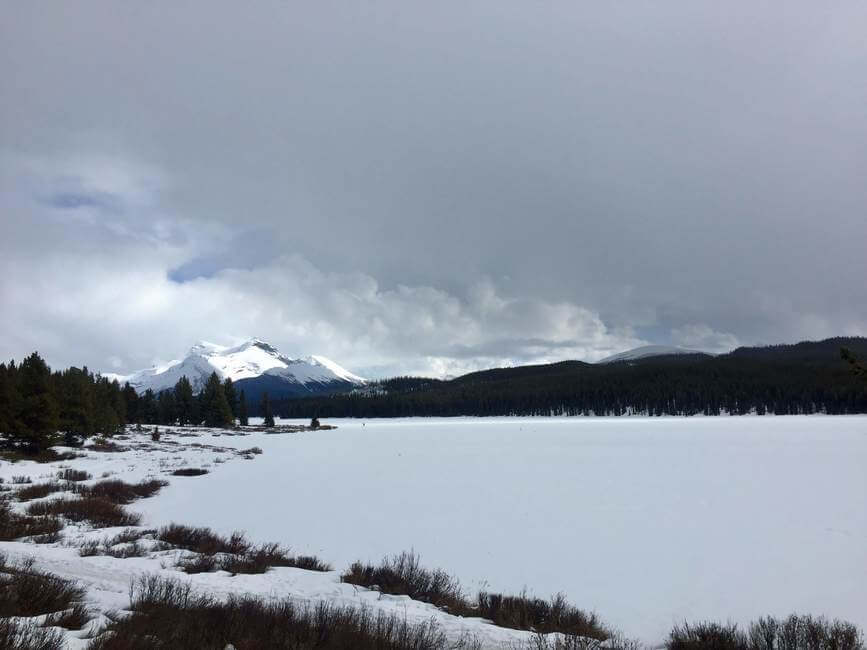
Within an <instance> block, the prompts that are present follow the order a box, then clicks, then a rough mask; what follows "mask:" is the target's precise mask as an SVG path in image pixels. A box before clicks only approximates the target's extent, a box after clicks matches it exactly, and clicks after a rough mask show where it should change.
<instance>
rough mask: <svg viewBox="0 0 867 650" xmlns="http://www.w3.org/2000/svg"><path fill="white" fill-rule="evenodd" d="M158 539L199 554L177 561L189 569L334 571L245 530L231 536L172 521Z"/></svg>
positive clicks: (325, 565) (157, 536)
mask: <svg viewBox="0 0 867 650" xmlns="http://www.w3.org/2000/svg"><path fill="white" fill-rule="evenodd" d="M156 539H158V540H160V541H161V542H165V543H167V544H170V545H172V546H174V547H176V548H182V549H185V550H188V551H192V552H193V553H196V554H197V555H196V556H191V557H184V558H181V559H180V560H179V561H178V566H180V567H181V568H182V569H183V570H184V571H186V572H187V573H207V572H209V571H228V572H229V573H265V572H266V571H267V570H268V569H269V568H271V567H273V566H286V567H295V568H298V569H307V570H309V571H331V567H330V566H329V565H328V564H326V563H325V562H322V561H321V560H319V559H318V558H316V557H312V556H300V557H294V556H292V555H290V554H289V552H288V551H287V550H286V549H284V548H282V547H281V546H280V545H279V544H262V545H261V546H253V545H252V544H250V542H249V541H247V538H246V537H245V536H244V534H243V533H240V532H237V531H236V532H234V533H232V534H231V535H230V536H229V537H222V536H220V535H218V534H217V533H215V532H214V531H212V530H211V529H210V528H194V527H192V526H183V525H180V524H170V525H168V526H165V527H163V528H161V529H160V530H159V531H158V532H157V533H156Z"/></svg>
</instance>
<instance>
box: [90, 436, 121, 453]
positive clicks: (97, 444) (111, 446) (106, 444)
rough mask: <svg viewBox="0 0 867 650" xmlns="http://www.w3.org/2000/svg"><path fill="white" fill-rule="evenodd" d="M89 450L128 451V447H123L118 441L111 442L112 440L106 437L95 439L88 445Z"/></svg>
mask: <svg viewBox="0 0 867 650" xmlns="http://www.w3.org/2000/svg"><path fill="white" fill-rule="evenodd" d="M86 449H87V450H88V451H101V452H107V453H111V452H121V451H126V450H127V448H126V447H121V446H120V445H119V444H117V443H116V442H111V441H110V440H106V439H105V438H97V439H96V440H94V441H93V443H92V444H91V445H89V446H88V447H86Z"/></svg>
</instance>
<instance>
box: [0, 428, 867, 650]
mask: <svg viewBox="0 0 867 650" xmlns="http://www.w3.org/2000/svg"><path fill="white" fill-rule="evenodd" d="M327 423H328V424H336V425H338V427H339V428H338V429H335V430H330V431H317V432H304V433H298V434H284V435H269V434H265V433H253V434H251V435H247V436H243V437H230V436H226V435H215V434H216V432H209V431H206V432H204V433H203V437H198V438H182V437H179V436H171V438H172V441H173V442H172V443H171V444H170V443H168V442H166V443H165V444H163V443H160V447H161V450H156V451H155V450H142V449H131V450H130V451H127V452H121V453H104V454H95V453H92V452H91V453H89V454H88V455H89V457H88V458H84V459H76V460H73V461H67V462H65V463H54V464H49V465H37V464H35V463H28V462H19V463H16V464H14V465H12V464H10V463H7V462H0V476H2V477H4V478H5V480H6V483H7V484H8V483H9V482H10V479H11V476H13V475H17V474H24V475H29V476H31V477H32V478H33V480H34V481H37V480H39V479H40V478H42V479H43V480H44V479H46V478H49V477H51V476H53V475H54V473H55V472H56V471H57V469H59V467H60V466H61V465H65V466H68V465H71V466H73V467H76V468H79V469H86V470H87V471H89V472H91V473H92V474H93V475H94V479H93V481H95V480H97V479H98V477H100V476H101V474H102V473H103V472H110V473H111V477H112V478H122V479H124V480H127V481H135V480H139V479H141V478H146V477H160V478H162V477H165V478H166V479H167V480H169V481H170V482H171V484H170V485H169V486H168V487H166V488H164V489H163V490H162V492H160V494H159V495H157V496H156V497H153V498H150V499H144V500H141V501H137V502H135V503H134V504H132V505H131V506H129V508H130V509H131V510H133V511H137V512H142V513H144V514H145V518H144V521H143V522H142V524H143V525H144V526H156V525H160V524H164V523H168V522H171V521H176V522H181V523H186V524H190V525H208V526H212V527H214V528H216V529H218V530H219V531H221V532H225V533H228V532H230V531H232V530H235V529H242V530H246V531H247V533H248V535H249V536H250V538H251V539H252V540H254V541H256V542H267V541H276V542H280V543H282V544H285V545H289V546H291V547H292V550H293V551H294V552H296V553H314V554H316V555H318V556H319V557H320V558H321V559H323V560H325V561H327V562H330V563H331V564H333V565H334V566H335V568H336V569H337V571H340V570H343V569H345V568H346V567H347V566H348V565H349V563H350V562H352V561H353V560H356V559H362V560H372V561H378V560H379V559H381V557H382V556H383V555H385V554H390V553H396V552H400V551H402V550H408V549H414V550H415V551H416V552H418V553H419V554H420V555H421V557H422V561H423V563H424V564H425V565H426V566H429V567H437V566H439V567H443V568H445V569H446V570H448V571H449V572H450V573H452V574H454V575H456V576H457V577H459V578H460V579H461V581H462V583H463V584H464V586H465V587H466V588H467V590H468V591H472V590H475V589H478V588H487V589H489V590H503V591H508V592H514V591H519V590H521V589H522V588H524V587H527V588H528V589H529V590H530V591H532V592H534V593H536V594H537V595H540V596H543V597H547V596H549V595H551V594H553V593H555V592H558V591H562V592H564V593H565V594H566V595H567V596H568V598H569V600H570V601H571V602H573V603H574V604H576V605H578V606H580V607H583V608H586V609H591V610H595V611H596V612H597V613H598V614H599V615H600V617H601V618H602V620H603V621H605V622H608V623H611V624H613V625H615V626H616V627H618V628H620V629H621V630H622V631H623V632H625V633H626V634H627V635H628V636H632V637H638V638H640V639H643V640H644V641H647V642H650V643H658V642H659V641H661V640H662V638H663V637H664V636H665V634H666V633H667V631H668V630H669V629H670V628H671V625H672V624H674V623H679V622H681V621H683V620H685V619H688V620H696V619H705V618H712V619H716V620H722V621H726V620H732V621H747V620H749V619H752V618H755V617H758V616H762V615H765V614H774V615H780V616H783V615H786V614H789V613H791V612H795V611H797V612H802V613H803V612H809V613H814V614H825V615H827V616H830V617H841V618H846V619H849V620H851V621H853V622H855V623H856V624H858V625H859V626H861V627H862V629H867V472H865V467H867V417H865V416H835V417H828V416H795V417H717V418H639V417H633V418H622V419H617V418H513V419H497V418H490V419H488V418H485V419H481V418H480V419H471V418H456V419H422V418H419V419H406V420H329V421H328V422H327ZM163 429H164V428H163ZM200 433H201V432H200ZM139 435H142V436H144V437H145V438H146V437H147V434H139ZM164 437H165V436H164ZM121 442H122V443H123V441H121ZM190 443H193V444H196V445H201V444H210V445H213V447H203V446H192V444H190ZM123 444H126V443H123ZM252 446H258V447H261V448H262V449H263V450H264V453H263V454H262V455H258V456H256V457H255V459H254V460H244V459H243V458H242V457H240V456H238V455H237V454H234V453H233V452H232V450H231V449H232V448H237V449H246V448H249V447H252ZM221 448H225V449H221ZM183 465H191V466H196V467H201V466H204V467H208V468H209V469H210V471H211V473H210V474H207V475H205V476H201V477H197V478H189V479H185V478H178V477H173V476H171V475H170V472H171V470H173V469H175V468H177V467H179V466H183ZM47 498H52V497H47ZM14 506H15V507H22V504H14ZM111 532H117V531H91V532H88V531H87V530H86V528H76V527H70V528H68V529H67V531H66V536H67V538H68V537H69V536H72V537H76V536H78V537H81V536H95V537H97V538H102V537H105V536H107V535H109V534H110V533H111ZM0 551H2V552H7V553H10V554H11V555H12V556H13V557H26V556H34V557H35V558H36V559H37V566H39V567H41V568H45V569H48V570H53V571H55V572H58V573H61V574H63V575H68V576H71V577H74V578H76V579H78V580H81V581H82V582H83V583H84V584H86V585H87V587H88V600H89V602H91V603H92V604H94V605H95V606H96V607H97V609H98V610H102V611H107V610H109V609H112V608H122V607H124V606H125V604H126V602H127V600H126V599H127V587H128V583H129V579H130V577H132V576H133V575H134V574H136V573H140V572H142V571H149V572H159V573H163V574H166V575H174V576H180V577H182V578H183V579H189V580H191V581H193V583H194V584H195V585H197V586H198V587H200V588H203V589H208V590H212V591H214V593H217V594H226V593H229V592H230V591H235V590H244V591H249V592H251V593H259V594H265V595H274V596H292V597H293V598H298V599H300V600H307V601H317V600H320V599H328V600H334V601H336V602H342V603H359V604H361V603H364V604H366V605H369V606H372V607H378V608H384V609H386V610H387V611H394V612H397V613H399V614H400V615H402V616H403V615H404V614H406V615H407V616H408V617H409V618H410V619H411V620H426V619H427V618H429V617H431V616H434V617H436V618H437V620H438V622H439V623H440V624H441V625H442V626H443V628H444V629H445V630H446V631H447V632H448V633H449V635H450V636H452V637H454V638H457V637H458V636H459V635H460V634H463V633H464V632H467V631H470V632H472V633H475V634H479V635H480V637H481V638H482V639H483V640H484V647H500V646H502V645H503V644H504V643H506V642H507V641H508V640H509V639H512V640H515V639H519V638H521V633H517V632H514V631H507V630H503V629H501V628H496V627H494V626H490V625H486V624H483V623H482V622H480V621H479V620H477V619H459V618H456V617H451V616H448V615H446V614H443V613H440V612H438V611H436V610H434V609H433V608H432V607H431V606H429V605H425V604H423V603H416V602H413V601H407V600H406V599H390V598H385V597H384V598H382V599H379V598H378V596H377V594H376V593H375V592H368V591H365V590H356V589H355V588H353V587H351V586H349V585H341V584H340V583H339V582H338V577H337V576H338V573H337V572H333V573H327V574H318V573H315V572H309V571H301V570H298V569H288V568H276V569H273V570H272V571H269V572H268V573H266V574H263V575H259V576H236V577H229V576H228V575H227V574H223V573H219V574H198V575H195V576H184V575H183V574H178V573H177V570H176V569H175V568H174V566H173V564H174V557H175V555H176V552H173V551H168V552H165V554H164V555H162V556H158V557H152V558H132V559H126V560H121V559H115V558H110V557H85V558H80V557H78V556H77V554H76V552H75V549H74V548H68V547H65V546H63V545H62V544H61V545H33V544H21V543H13V542H0ZM82 643H83V642H82ZM73 647H77V646H73Z"/></svg>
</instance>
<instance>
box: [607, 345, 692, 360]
mask: <svg viewBox="0 0 867 650" xmlns="http://www.w3.org/2000/svg"><path fill="white" fill-rule="evenodd" d="M669 354H708V353H707V352H702V351H701V350H689V349H687V348H679V347H677V346H674V345H642V346H641V347H639V348H633V349H631V350H627V351H626V352H619V353H617V354H612V355H611V356H610V357H605V358H604V359H601V360H599V361H597V363H613V362H614V361H635V360H636V359H646V358H648V357H661V356H665V355H669Z"/></svg>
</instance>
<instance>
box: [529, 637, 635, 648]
mask: <svg viewBox="0 0 867 650" xmlns="http://www.w3.org/2000/svg"><path fill="white" fill-rule="evenodd" d="M646 647H647V646H643V645H642V644H641V643H640V642H638V641H635V640H633V639H627V638H625V637H623V636H622V635H619V634H615V635H614V636H612V637H611V638H609V639H606V640H605V641H601V640H599V639H592V638H589V637H585V636H575V635H574V634H550V635H545V634H536V636H534V637H533V638H532V639H531V640H530V641H528V642H527V643H526V645H525V646H524V650H644V649H645V648H646Z"/></svg>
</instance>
